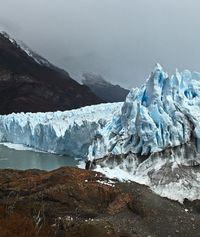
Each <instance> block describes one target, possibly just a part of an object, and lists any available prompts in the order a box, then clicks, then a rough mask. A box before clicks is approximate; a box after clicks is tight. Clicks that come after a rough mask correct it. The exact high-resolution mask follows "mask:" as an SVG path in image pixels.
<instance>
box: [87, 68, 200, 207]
mask: <svg viewBox="0 0 200 237" xmlns="http://www.w3.org/2000/svg"><path fill="white" fill-rule="evenodd" d="M98 133H99V136H98V138H97V139H94V140H93V143H92V145H91V146H90V147H89V155H88V158H89V159H90V160H94V159H96V163H97V167H96V171H99V172H102V173H104V174H105V175H107V176H108V177H110V178H117V179H120V180H122V181H124V180H125V181H127V180H129V181H135V182H138V183H141V184H145V185H148V186H149V187H150V188H151V189H152V190H153V191H155V192H156V193H157V194H159V195H161V196H163V197H167V198H170V199H173V200H177V201H179V202H181V203H183V202H184V200H185V199H186V198H187V199H189V200H195V199H200V192H199V190H200V175H199V172H200V73H198V72H190V71H188V70H184V71H183V72H178V70H176V73H175V75H172V76H171V77H169V76H168V74H167V73H166V72H164V70H163V68H162V67H161V66H160V65H159V64H157V65H156V67H155V69H154V70H153V72H152V73H151V74H150V76H149V78H148V79H147V81H146V83H145V84H144V85H143V86H142V87H141V88H136V89H132V90H131V91H130V93H129V94H128V96H127V98H126V101H125V102H124V104H123V106H122V110H121V113H120V114H117V115H116V116H114V117H113V119H112V120H111V121H110V122H109V123H108V124H107V125H106V126H105V127H103V128H101V129H100V130H99V131H98Z"/></svg>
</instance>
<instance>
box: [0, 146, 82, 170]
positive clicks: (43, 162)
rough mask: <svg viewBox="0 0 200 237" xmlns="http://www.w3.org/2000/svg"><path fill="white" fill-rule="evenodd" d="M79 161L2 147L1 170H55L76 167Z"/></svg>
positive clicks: (0, 149) (66, 157)
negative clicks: (63, 167)
mask: <svg viewBox="0 0 200 237" xmlns="http://www.w3.org/2000/svg"><path fill="white" fill-rule="evenodd" d="M77 164H78V161H76V160H75V159H73V158H71V157H68V156H59V155H54V154H48V153H42V152H35V151H25V150H24V151H23V150H21V151H17V150H14V149H10V148H8V147H5V146H4V145H0V169H7V168H9V169H20V170H26V169H41V170H53V169H57V168H59V167H62V166H76V165H77Z"/></svg>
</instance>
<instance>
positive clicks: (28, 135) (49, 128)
mask: <svg viewBox="0 0 200 237" xmlns="http://www.w3.org/2000/svg"><path fill="white" fill-rule="evenodd" d="M121 107H122V103H113V104H110V103H108V104H100V105H94V106H86V107H83V108H80V109H75V110H70V111H65V112H48V113H18V114H15V113H13V114H10V115H3V116H0V142H11V143H16V144H23V145H26V146H29V147H33V148H36V149H38V150H41V151H46V152H53V153H57V154H66V155H71V156H77V157H82V158H83V157H85V156H87V154H88V147H89V145H91V143H92V141H93V139H94V137H95V136H97V135H96V134H97V133H96V132H97V131H98V130H100V128H103V127H104V126H105V125H106V124H107V123H108V122H109V121H110V120H111V119H112V116H113V114H115V113H119V112H120V110H121Z"/></svg>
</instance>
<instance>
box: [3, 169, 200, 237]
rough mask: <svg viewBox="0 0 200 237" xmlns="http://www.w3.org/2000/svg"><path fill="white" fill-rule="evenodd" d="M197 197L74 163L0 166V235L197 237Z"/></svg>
mask: <svg viewBox="0 0 200 237" xmlns="http://www.w3.org/2000/svg"><path fill="white" fill-rule="evenodd" d="M199 223H200V204H199V201H194V202H190V201H185V203H184V204H183V205H181V204H180V203H178V202H175V201H171V200H168V199H166V198H162V197H160V196H158V195H156V194H155V193H153V192H152V191H151V190H150V189H149V188H148V187H146V186H144V185H140V184H137V183H134V182H130V183H121V182H117V181H116V180H109V179H108V178H106V177H105V176H104V175H102V174H101V173H97V172H93V171H87V170H82V169H78V168H69V167H67V168H60V169H58V170H54V171H51V172H46V171H40V170H28V171H17V170H1V171H0V236H1V237H9V236H12V237H15V236H16V237H17V236H26V237H29V236H41V237H42V236H49V237H51V236H67V237H68V236H69V237H76V236H77V237H79V236H80V237H86V236H87V237H93V236H94V237H128V236H137V237H143V236H145V237H147V236H151V237H153V236H159V237H160V236H171V237H173V236H181V237H184V236H185V237H186V236H191V237H193V236H199V232H200V225H199Z"/></svg>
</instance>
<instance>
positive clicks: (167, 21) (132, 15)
mask: <svg viewBox="0 0 200 237" xmlns="http://www.w3.org/2000/svg"><path fill="white" fill-rule="evenodd" d="M0 27H1V29H3V30H6V31H7V32H8V33H10V34H11V35H12V36H14V37H16V38H17V39H21V40H22V41H24V42H25V43H26V44H27V45H29V46H30V47H31V48H32V49H33V50H36V51H37V52H38V53H39V54H41V55H42V56H44V57H46V58H47V59H49V60H50V61H51V62H53V63H55V64H56V65H58V66H60V67H62V68H64V69H66V70H67V71H68V72H69V73H70V74H71V76H72V77H74V78H75V79H78V80H80V78H81V74H82V73H83V72H95V73H99V74H102V75H103V76H104V77H105V78H106V79H107V80H109V81H111V82H113V83H119V84H121V85H122V86H125V87H127V88H131V87H135V86H140V85H142V84H143V83H144V81H145V79H146V77H147V76H148V74H149V73H150V71H151V70H152V68H153V67H154V64H155V63H156V62H160V64H162V65H163V67H164V68H166V70H167V71H168V72H170V73H171V72H174V71H175V69H176V68H179V69H180V70H182V69H184V68H187V69H191V70H197V71H200V1H199V0H0Z"/></svg>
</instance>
